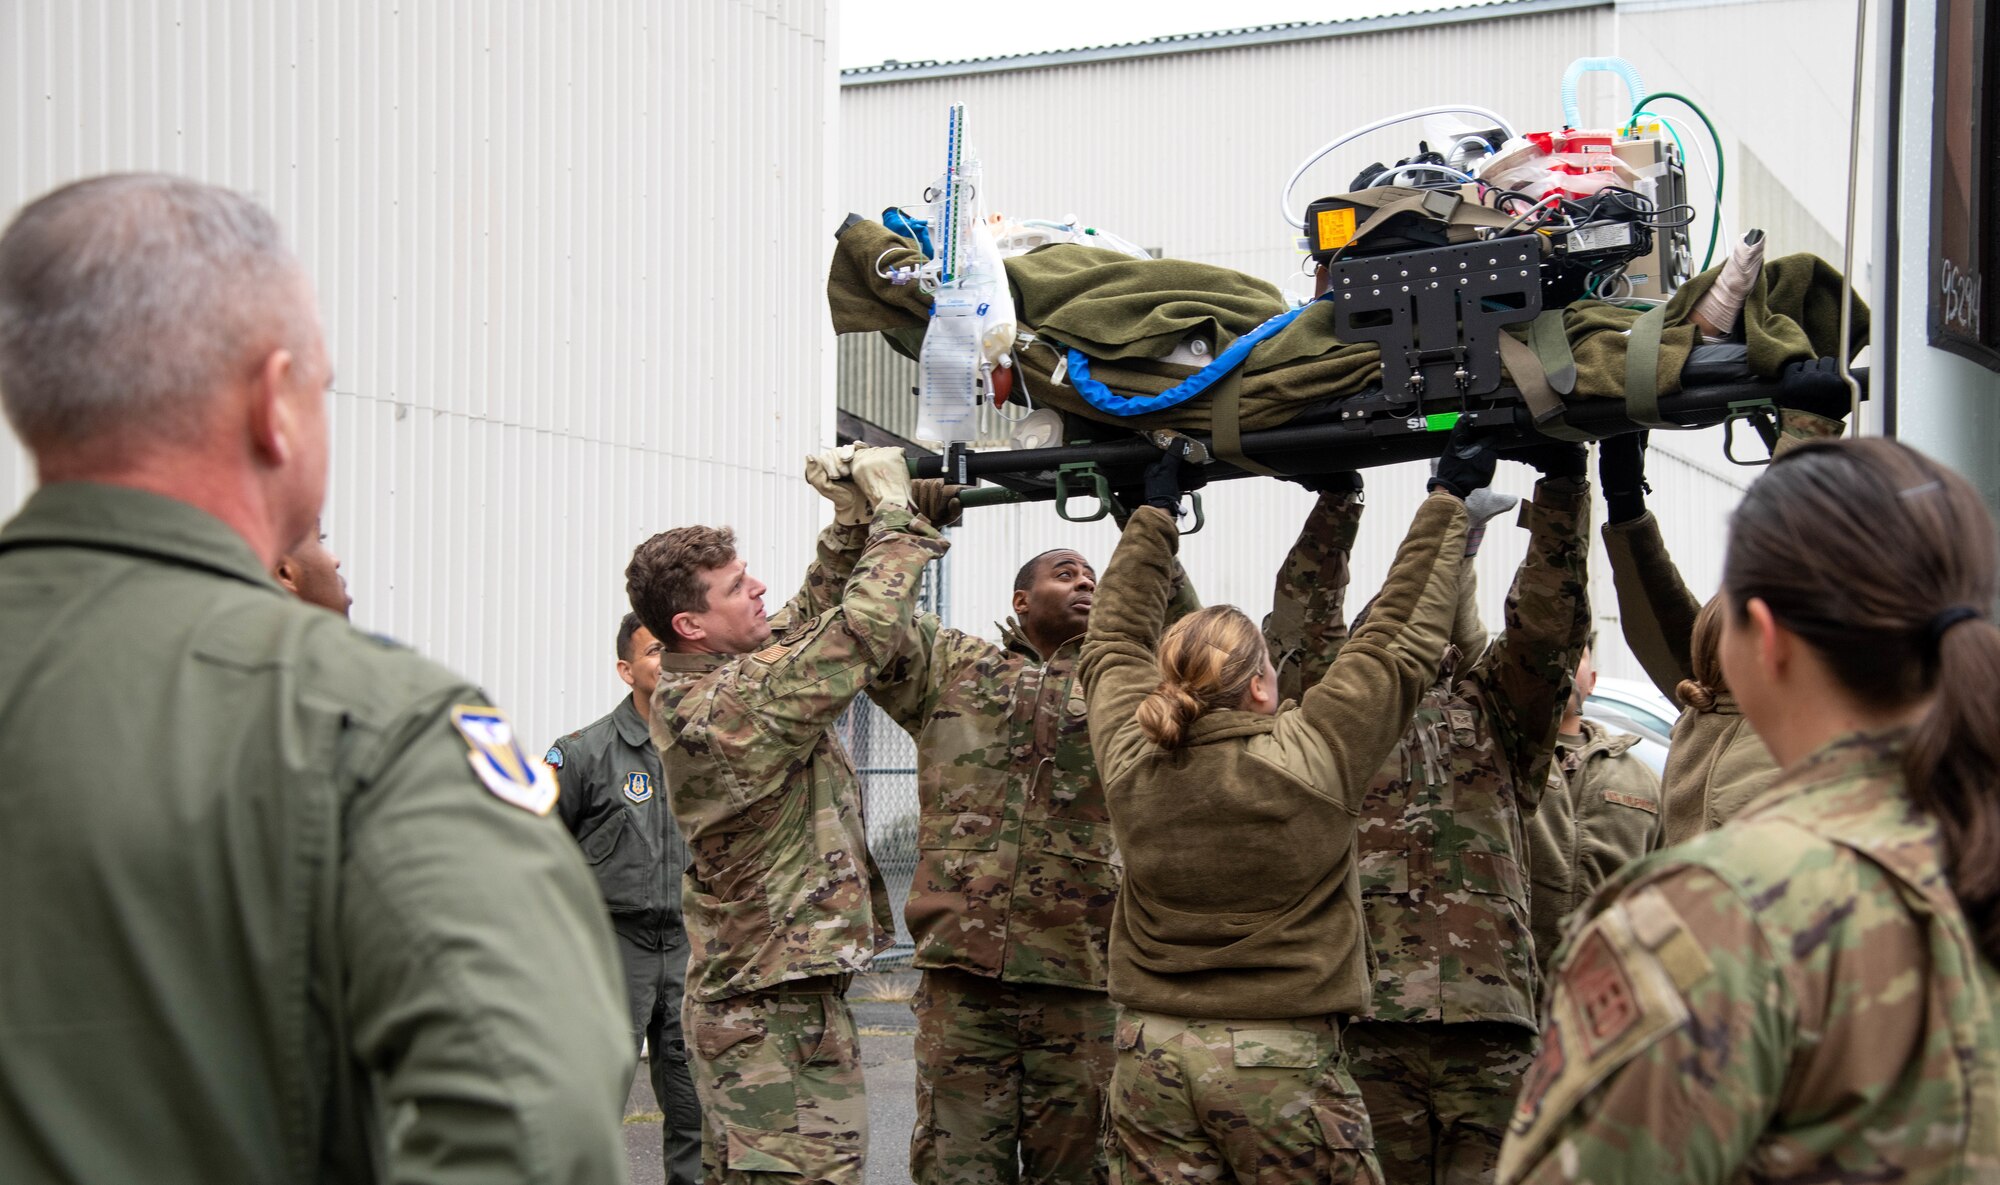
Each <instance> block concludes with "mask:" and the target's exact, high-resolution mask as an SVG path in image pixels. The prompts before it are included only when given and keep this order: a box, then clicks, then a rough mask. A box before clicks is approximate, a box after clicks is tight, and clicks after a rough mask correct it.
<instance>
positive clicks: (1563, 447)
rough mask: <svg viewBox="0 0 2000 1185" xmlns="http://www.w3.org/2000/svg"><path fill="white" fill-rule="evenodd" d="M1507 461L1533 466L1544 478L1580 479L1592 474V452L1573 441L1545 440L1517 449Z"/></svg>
mask: <svg viewBox="0 0 2000 1185" xmlns="http://www.w3.org/2000/svg"><path fill="white" fill-rule="evenodd" d="M1507 459H1508V460H1510V461H1520V462H1521V463H1523V464H1525V465H1533V466H1534V467H1535V468H1536V469H1537V470H1539V471H1540V472H1541V475H1542V476H1543V477H1578V478H1580V477H1582V476H1583V475H1584V474H1586V473H1588V472H1590V451H1589V450H1588V449H1586V448H1584V447H1583V445H1582V444H1581V443H1579V442H1577V441H1571V440H1544V441H1542V442H1541V443H1539V444H1531V445H1529V446H1528V447H1526V448H1521V449H1515V450H1514V451H1513V452H1511V453H1509V454H1507Z"/></svg>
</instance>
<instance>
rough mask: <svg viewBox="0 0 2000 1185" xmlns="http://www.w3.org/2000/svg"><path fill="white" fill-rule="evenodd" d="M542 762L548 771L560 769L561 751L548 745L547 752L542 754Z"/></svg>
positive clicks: (561, 761)
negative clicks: (546, 765) (545, 764)
mask: <svg viewBox="0 0 2000 1185" xmlns="http://www.w3.org/2000/svg"><path fill="white" fill-rule="evenodd" d="M542 760H543V761H544V762H546V763H547V764H548V767H549V768H550V769H561V768H562V763H563V755H562V750H561V749H558V748H556V747H555V746H554V745H550V746H549V751H548V752H546V753H544V754H542Z"/></svg>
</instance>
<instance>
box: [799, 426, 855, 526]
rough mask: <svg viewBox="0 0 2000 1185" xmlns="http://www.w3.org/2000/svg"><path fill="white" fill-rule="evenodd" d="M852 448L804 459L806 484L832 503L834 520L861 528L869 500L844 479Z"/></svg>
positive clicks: (852, 452)
mask: <svg viewBox="0 0 2000 1185" xmlns="http://www.w3.org/2000/svg"><path fill="white" fill-rule="evenodd" d="M853 454H854V446H853V445H848V446H846V447H845V448H837V449H826V450H824V451H822V452H817V453H813V454H812V455H811V456H808V457H807V458H806V481H807V482H808V483H810V484H811V486H812V488H814V489H816V490H818V491H819V492H820V496H821V497H822V498H825V499H826V500H827V501H829V502H831V503H833V521H834V522H836V523H839V524H840V525H841V526H844V527H855V526H860V525H861V524H862V523H865V522H867V521H868V499H867V498H866V497H865V496H863V494H862V493H861V491H860V490H858V489H856V488H855V486H854V483H853V482H851V481H847V480H844V477H843V475H844V474H846V472H847V468H848V458H849V457H851V456H853Z"/></svg>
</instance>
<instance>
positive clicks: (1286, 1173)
mask: <svg viewBox="0 0 2000 1185" xmlns="http://www.w3.org/2000/svg"><path fill="white" fill-rule="evenodd" d="M1493 456H1494V454H1493V452H1492V450H1491V448H1490V447H1489V446H1487V445H1486V444H1485V443H1484V442H1482V441H1480V440H1479V439H1478V438H1477V437H1475V436H1473V435H1471V434H1470V432H1469V430H1466V429H1459V430H1455V431H1454V434H1453V437H1452V439H1451V441H1450V443H1449V445H1448V449H1447V454H1446V457H1445V459H1444V460H1443V462H1441V464H1440V466H1439V470H1438V473H1437V476H1436V477H1434V478H1433V479H1432V481H1431V486H1432V489H1433V491H1434V492H1433V493H1432V494H1431V495H1430V497H1429V498H1427V499H1426V500H1425V501H1424V503H1423V504H1422V505H1421V506H1420V507H1419V508H1418V510H1417V515H1416V519H1415V521H1414V522H1413V523H1412V524H1411V525H1410V532H1409V536H1408V537H1407V538H1406V539H1405V540H1404V541H1403V545H1402V549H1401V550H1400V551H1399V552H1398V553H1397V557H1396V563H1395V566H1394V567H1393V568H1392V569H1391V570H1390V573H1389V576H1388V579H1387V580H1386V581H1385V582H1384V583H1383V586H1382V591H1381V593H1380V595H1379V596H1378V597H1377V599H1376V601H1375V605H1374V608H1373V609H1372V610H1371V611H1370V613H1369V615H1368V621H1367V624H1366V625H1364V626H1362V627H1361V628H1359V629H1358V630H1356V631H1355V632H1354V634H1353V635H1352V637H1350V638H1349V639H1348V641H1347V642H1346V644H1345V646H1344V647H1343V648H1342V649H1341V650H1340V653H1339V656H1338V657H1337V658H1336V659H1334V661H1333V664H1332V667H1331V669H1330V670H1329V671H1328V672H1327V673H1326V676H1325V677H1324V678H1323V679H1322V680H1321V681H1320V682H1318V683H1317V684H1315V685H1313V686H1312V687H1310V688H1308V689H1307V691H1306V692H1305V695H1304V696H1303V697H1302V700H1301V701H1300V702H1299V703H1297V704H1294V703H1292V702H1290V701H1285V702H1284V703H1282V704H1281V703H1280V701H1279V694H1278V690H1277V683H1278V679H1277V674H1276V672H1275V671H1274V670H1273V668H1272V665H1271V659H1270V656H1269V654H1268V653H1267V651H1266V644H1265V641H1264V639H1263V637H1262V635H1261V634H1260V632H1259V631H1258V629H1257V627H1256V626H1255V625H1254V624H1252V623H1251V621H1250V620H1249V618H1247V617H1245V616H1244V615H1243V614H1242V613H1241V612H1240V611H1238V610H1236V609H1234V608H1231V607H1228V606H1220V607H1215V608H1209V609H1203V610H1201V611H1199V612H1197V613H1194V614H1191V615H1190V616H1188V617H1186V618H1183V619H1182V620H1181V621H1179V622H1177V623H1175V625H1174V626H1173V628H1172V629H1170V630H1166V631H1165V636H1164V637H1162V630H1163V627H1164V625H1165V620H1166V613H1167V598H1168V594H1169V591H1170V588H1171V585H1172V582H1173V579H1172V572H1173V564H1174V555H1175V552H1176V551H1177V549H1178V545H1179V538H1180V536H1179V532H1178V531H1177V529H1176V528H1175V526H1174V518H1173V512H1174V510H1175V508H1176V507H1177V505H1178V503H1179V500H1180V490H1181V488H1182V487H1181V485H1180V476H1179V468H1180V463H1179V462H1177V461H1175V460H1173V459H1167V460H1164V461H1163V462H1162V463H1161V464H1159V465H1157V466H1155V468H1154V470H1153V471H1152V472H1151V473H1149V474H1148V480H1147V502H1148V506H1146V507H1143V508H1141V509H1139V510H1138V511H1137V512H1135V513H1134V514H1133V516H1132V518H1131V521H1130V522H1129V523H1127V525H1126V527H1125V532H1124V535H1123V536H1122V538H1121V539H1120V542H1119V544H1118V550H1117V551H1116V553H1114V554H1113V556H1112V558H1111V563H1110V566H1109V567H1108V568H1107V569H1106V570H1105V573H1104V578H1103V579H1102V580H1101V581H1100V582H1099V583H1098V586H1097V601H1096V604H1095V606H1094V607H1093V608H1092V610H1091V615H1090V630H1089V633H1088V634H1087V635H1086V636H1085V640H1084V647H1083V659H1082V677H1083V684H1084V692H1085V695H1086V696H1087V698H1088V703H1089V711H1090V739H1091V747H1092V749H1093V750H1094V751H1095V753H1096V755H1097V763H1098V771H1099V775H1100V776H1101V777H1102V779H1103V782H1104V793H1105V798H1106V801H1107V802H1108V804H1109V806H1110V809H1111V825H1112V830H1113V832H1114V834H1115V835H1116V837H1117V841H1118V847H1119V850H1120V852H1121V853H1122V854H1123V856H1124V860H1125V880H1124V884H1123V885H1122V887H1121V888H1120V890H1119V896H1118V903H1117V906H1116V908H1115V910H1114V911H1113V914H1112V926H1111V942H1110V994H1111V999H1112V1000H1113V1001H1114V1002H1116V1003H1117V1004H1118V1005H1119V1006H1120V1014H1119V1025H1118V1034H1117V1041H1116V1045H1117V1060H1116V1063H1115V1067H1114V1069H1113V1071H1112V1079H1111V1124H1112V1136H1111V1146H1110V1161H1111V1179H1112V1180H1113V1181H1114V1182H1119V1183H1123V1182H1136V1181H1153V1180H1187V1179H1191V1178H1199V1179H1202V1180H1208V1181H1216V1182H1227V1181H1230V1180H1232V1179H1233V1180H1236V1181H1242V1182H1253V1181H1276V1180H1282V1181H1286V1182H1346V1181H1352V1180H1363V1181H1379V1180H1380V1173H1379V1169H1378V1167H1377V1166H1376V1163H1375V1158H1374V1155H1373V1152H1372V1151H1371V1149H1372V1147H1373V1141H1372V1138H1371V1136H1370V1131H1369V1125H1368V1114H1367V1110H1366V1109H1365V1107H1364V1106H1363V1105H1362V1102H1361V1097H1360V1092H1359V1090H1358V1089H1357V1088H1356V1087H1355V1084H1354V1079H1353V1076H1352V1075H1351V1074H1350V1073H1349V1072H1348V1068H1347V1064H1346V1058H1345V1055H1344V1054H1343V1053H1342V1050H1341V1043H1340V1033H1341V1028H1342V1026H1343V1025H1344V1024H1345V1022H1346V1020H1347V1018H1348V1017H1350V1016H1352V1015H1354V1014H1356V1013H1358V1012H1361V1011H1363V1010H1365V1009H1366V1007H1367V1005H1368V999H1369V985H1368V975H1367V955H1366V945H1367V940H1366V934H1365V931H1364V929H1363V926H1362V918H1361V899H1360V885H1359V881H1358V878H1357V876H1356V871H1355V863H1354V835H1355V826H1356V813H1357V811H1358V810H1359V808H1360V804H1361V796H1362V794H1363V792H1364V791H1365V790H1366V789H1367V787H1368V782H1369V779H1370V778H1371V777H1373V775H1374V773H1375V771H1376V770H1377V769H1379V768H1380V767H1381V765H1382V762H1383V761H1384V760H1385V759H1386V758H1387V757H1388V755H1389V751H1390V750H1391V749H1392V748H1393V747H1394V746H1395V744H1396V741H1397V739H1398V738H1399V737H1400V736H1401V735H1402V732H1403V728H1404V726H1405V725H1406V724H1407V723H1408V722H1409V719H1410V715H1411V713H1412V712H1413V711H1414V710H1415V709H1416V706H1417V701H1418V699H1419V698H1420V697H1421V696H1422V695H1423V692H1424V690H1425V689H1426V688H1427V687H1428V686H1429V684H1430V683H1431V681H1432V680H1433V679H1434V678H1435V677H1436V675H1437V668H1438V662H1439V660H1440V658H1441V657H1442V654H1443V651H1444V648H1445V645H1446V641H1447V639H1448V637H1449V635H1450V630H1451V624H1452V618H1453V614H1454V610H1455V608H1456V600H1457V595H1456V594H1457V590H1458V568H1459V558H1460V555H1461V553H1462V551H1463V550H1464V546H1465V533H1466V525H1467V520H1466V512H1465V505H1464V495H1465V494H1466V493H1469V492H1470V491H1472V490H1474V489H1478V488H1481V487H1483V486H1485V485H1486V484H1487V483H1488V481H1489V480H1490V479H1491V477H1492V475H1493V465H1494V461H1493Z"/></svg>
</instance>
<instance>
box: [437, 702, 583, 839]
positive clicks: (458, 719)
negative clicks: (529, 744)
mask: <svg viewBox="0 0 2000 1185" xmlns="http://www.w3.org/2000/svg"><path fill="white" fill-rule="evenodd" d="M451 726H452V727H453V728H455V729H457V730H458V735H459V736H461V737H463V738H464V739H465V744H466V747H467V748H468V749H470V750H471V751H470V752H469V753H467V754H466V760H468V761H470V762H471V763H472V772H474V773H476V774H478V775H479V781H480V784H481V785H483V786H485V787H486V788H487V789H488V790H490V791H492V792H493V797H495V798H497V799H499V800H500V801H501V802H504V803H506V804H508V805H509V806H517V807H520V808H521V809H522V810H524V811H527V812H529V813H530V814H536V815H546V814H548V813H549V808H550V807H553V806H554V805H555V804H556V793H557V791H556V781H555V779H554V778H553V777H550V776H548V774H547V773H545V772H544V770H543V767H542V765H541V763H539V762H535V761H530V760H529V759H528V755H527V754H526V753H523V752H522V751H521V743H520V742H519V741H517V740H515V739H514V724H513V722H512V721H510V720H508V719H507V713H505V712H503V711H501V710H500V709H498V708H488V707H471V706H468V705H465V704H457V705H454V706H453V707H452V709H451Z"/></svg>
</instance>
